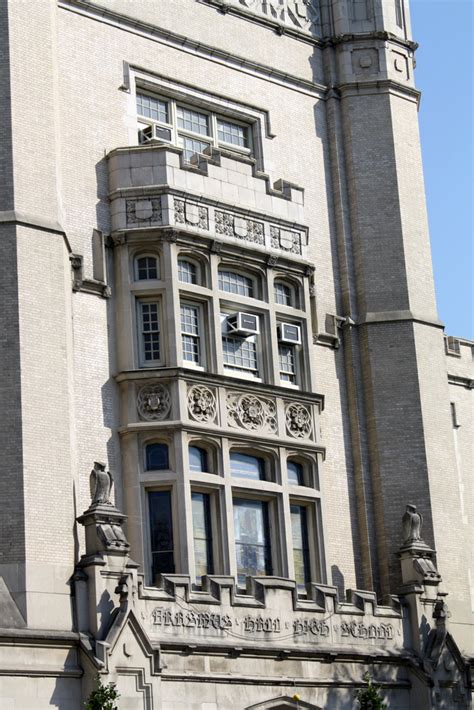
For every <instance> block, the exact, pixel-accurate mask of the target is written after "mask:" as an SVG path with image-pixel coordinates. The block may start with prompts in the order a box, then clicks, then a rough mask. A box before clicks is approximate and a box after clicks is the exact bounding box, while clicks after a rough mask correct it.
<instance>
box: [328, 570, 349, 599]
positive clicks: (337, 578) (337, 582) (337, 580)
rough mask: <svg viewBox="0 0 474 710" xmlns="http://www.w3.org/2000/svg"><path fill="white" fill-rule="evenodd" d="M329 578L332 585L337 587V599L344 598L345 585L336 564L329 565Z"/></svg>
mask: <svg viewBox="0 0 474 710" xmlns="http://www.w3.org/2000/svg"><path fill="white" fill-rule="evenodd" d="M331 579H332V584H333V586H334V587H337V591H338V594H339V599H341V601H342V600H343V599H345V598H346V586H345V581H344V575H343V574H342V572H341V570H340V569H339V567H338V566H337V565H331Z"/></svg>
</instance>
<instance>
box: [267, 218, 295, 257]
mask: <svg viewBox="0 0 474 710" xmlns="http://www.w3.org/2000/svg"><path fill="white" fill-rule="evenodd" d="M270 240H271V246H272V249H281V250H282V251H287V252H289V253H290V254H301V234H300V233H299V232H290V231H289V230H287V229H280V227H275V225H273V224H272V225H271V226H270Z"/></svg>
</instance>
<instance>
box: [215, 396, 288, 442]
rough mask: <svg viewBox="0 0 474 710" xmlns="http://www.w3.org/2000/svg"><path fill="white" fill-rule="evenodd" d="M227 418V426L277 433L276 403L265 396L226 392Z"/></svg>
mask: <svg viewBox="0 0 474 710" xmlns="http://www.w3.org/2000/svg"><path fill="white" fill-rule="evenodd" d="M227 418H228V422H229V426H232V427H240V428H242V429H247V430H248V431H261V432H267V433H270V434H277V433H278V424H277V414H276V404H275V402H274V401H273V400H272V399H267V398H266V397H255V395H252V394H243V393H241V392H229V393H228V394H227Z"/></svg>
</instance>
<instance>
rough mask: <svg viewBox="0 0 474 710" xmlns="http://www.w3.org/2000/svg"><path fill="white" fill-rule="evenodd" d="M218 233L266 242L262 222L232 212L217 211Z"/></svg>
mask: <svg viewBox="0 0 474 710" xmlns="http://www.w3.org/2000/svg"><path fill="white" fill-rule="evenodd" d="M214 218H215V221H216V234H224V235H225V236H227V237H237V239H243V240H244V241H247V242H253V243H254V244H265V234H264V230H263V223H262V222H255V221H254V220H253V219H247V218H244V217H239V216H238V215H233V214H231V213H230V212H220V211H219V210H216V211H215V214H214Z"/></svg>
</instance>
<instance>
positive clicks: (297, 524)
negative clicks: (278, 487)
mask: <svg viewBox="0 0 474 710" xmlns="http://www.w3.org/2000/svg"><path fill="white" fill-rule="evenodd" d="M290 514H291V530H292V544H293V559H294V564H295V580H296V583H297V585H298V586H299V587H304V586H305V584H307V583H308V582H309V581H310V576H311V575H310V566H309V547H308V526H307V518H306V508H305V507H304V506H302V505H292V506H290Z"/></svg>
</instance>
